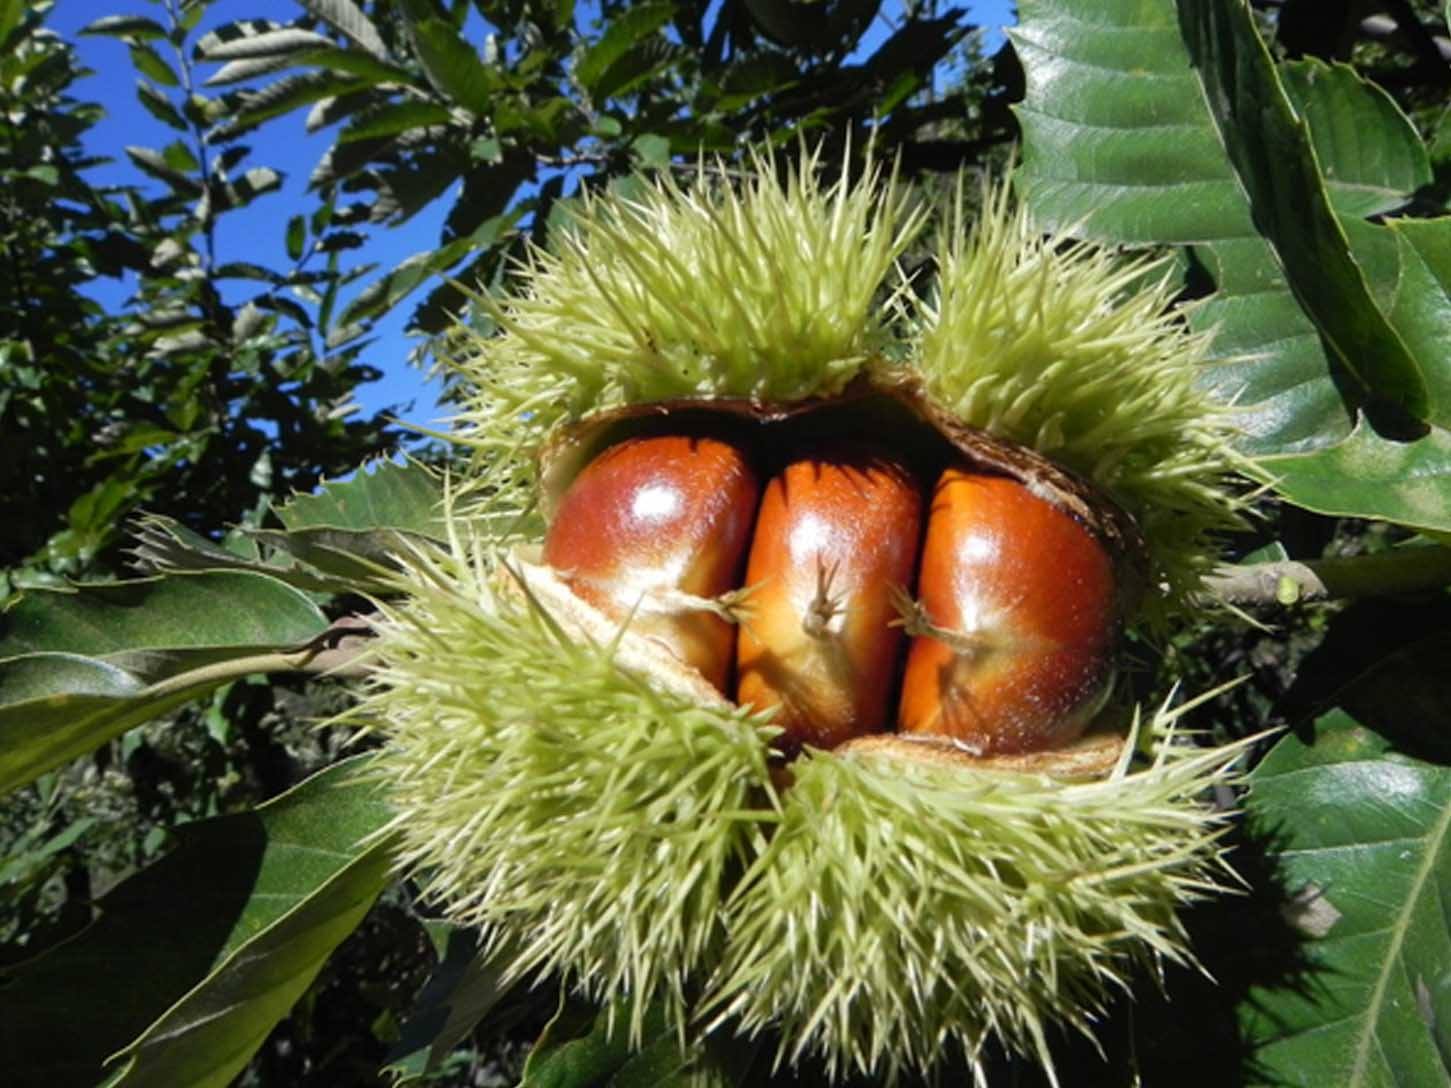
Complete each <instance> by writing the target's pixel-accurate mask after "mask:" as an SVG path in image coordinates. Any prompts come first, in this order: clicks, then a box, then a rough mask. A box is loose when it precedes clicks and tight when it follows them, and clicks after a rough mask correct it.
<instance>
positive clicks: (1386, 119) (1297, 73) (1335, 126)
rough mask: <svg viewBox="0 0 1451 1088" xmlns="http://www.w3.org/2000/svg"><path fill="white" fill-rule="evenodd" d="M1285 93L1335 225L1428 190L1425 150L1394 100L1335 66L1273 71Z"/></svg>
mask: <svg viewBox="0 0 1451 1088" xmlns="http://www.w3.org/2000/svg"><path fill="white" fill-rule="evenodd" d="M1280 78H1281V80H1282V81H1283V83H1284V87H1285V92H1286V93H1287V94H1288V95H1289V96H1290V102H1291V103H1292V104H1293V105H1294V107H1295V111H1296V112H1297V113H1298V114H1299V115H1300V116H1301V117H1302V118H1304V120H1305V123H1306V124H1307V125H1308V126H1309V129H1310V142H1311V143H1312V144H1313V145H1314V147H1315V156H1316V158H1317V159H1318V160H1319V161H1320V164H1321V166H1322V167H1324V168H1326V169H1327V174H1326V176H1325V189H1326V192H1327V193H1328V194H1329V196H1330V202H1331V204H1332V205H1333V206H1334V208H1335V211H1336V213H1337V214H1338V215H1340V216H1341V217H1342V218H1343V219H1360V218H1364V217H1366V216H1371V215H1384V214H1385V213H1386V212H1392V211H1395V210H1396V209H1398V208H1401V207H1403V206H1404V205H1405V203H1406V201H1407V200H1408V199H1409V198H1410V196H1411V194H1413V193H1415V192H1416V190H1418V189H1420V188H1421V187H1422V186H1424V185H1429V184H1430V182H1431V164H1430V163H1429V162H1428V161H1427V159H1426V149H1425V147H1424V146H1423V145H1422V144H1421V140H1420V137H1419V136H1418V135H1417V134H1416V129H1415V126H1413V125H1412V124H1411V123H1410V121H1409V120H1408V119H1407V118H1406V116H1405V115H1404V114H1403V113H1401V111H1400V108H1399V107H1398V106H1397V105H1396V104H1395V100H1394V99H1392V98H1391V97H1390V95H1388V94H1386V92H1385V91H1383V90H1382V89H1380V88H1379V87H1377V86H1376V85H1375V84H1373V83H1368V82H1367V81H1365V80H1364V79H1362V78H1361V77H1360V76H1359V75H1358V74H1357V73H1356V71H1355V69H1353V68H1350V67H1348V66H1346V65H1343V64H1336V65H1327V64H1322V63H1321V62H1320V61H1318V60H1313V59H1309V60H1302V61H1296V62H1294V63H1291V64H1286V65H1284V66H1282V67H1281V69H1280Z"/></svg>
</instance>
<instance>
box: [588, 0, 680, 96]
mask: <svg viewBox="0 0 1451 1088" xmlns="http://www.w3.org/2000/svg"><path fill="white" fill-rule="evenodd" d="M674 15H675V5H674V4H673V3H661V2H658V0H649V2H647V3H643V4H636V5H632V6H629V7H627V8H625V10H624V11H623V12H622V13H621V14H620V15H618V16H617V17H616V18H615V19H613V20H612V21H611V22H610V25H609V26H608V27H607V28H606V29H605V33H604V35H603V36H602V37H601V38H600V40H599V41H597V42H596V43H595V44H594V45H592V46H590V47H589V49H587V50H585V53H584V55H583V56H582V57H580V59H579V61H578V63H576V64H575V66H574V78H575V80H576V81H577V82H578V83H579V85H580V86H581V87H583V88H584V89H585V90H586V91H588V92H589V93H590V95H592V96H596V88H597V85H598V83H599V81H600V80H601V78H602V77H603V76H604V75H605V73H606V72H608V71H609V70H610V68H611V67H613V66H614V64H615V63H616V62H617V61H619V60H620V59H621V58H622V57H623V56H624V55H625V54H626V53H628V52H629V51H630V50H631V49H633V48H634V46H635V45H636V44H637V43H638V42H640V41H641V40H642V39H644V38H646V37H648V36H650V35H651V34H654V33H655V32H656V31H658V30H659V29H660V28H661V27H663V26H664V25H665V24H666V23H668V22H669V21H670V20H671V19H672V18H673V17H674Z"/></svg>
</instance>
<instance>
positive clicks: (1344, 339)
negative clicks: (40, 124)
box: [1180, 0, 1451, 422]
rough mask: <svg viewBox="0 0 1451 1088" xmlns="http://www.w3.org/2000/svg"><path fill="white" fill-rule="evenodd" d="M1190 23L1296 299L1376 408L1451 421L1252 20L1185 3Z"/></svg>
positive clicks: (1216, 112) (1228, 145)
mask: <svg viewBox="0 0 1451 1088" xmlns="http://www.w3.org/2000/svg"><path fill="white" fill-rule="evenodd" d="M1180 22H1181V26H1182V27H1183V30H1184V35H1185V43H1186V45H1187V47H1188V50H1189V53H1190V56H1191V58H1192V59H1193V61H1194V63H1195V65H1196V68H1197V70H1198V71H1199V73H1200V75H1201V78H1202V79H1203V82H1204V91H1205V96H1206V99H1207V101H1208V102H1209V103H1210V115H1211V117H1212V118H1213V119H1214V122H1215V124H1216V125H1217V127H1218V132H1219V136H1220V140H1221V141H1222V143H1223V145H1224V147H1225V149H1226V151H1227V152H1228V155H1229V159H1230V161H1231V163H1232V164H1233V165H1234V168H1235V172H1236V176H1237V177H1238V179H1239V181H1240V184H1241V185H1243V187H1244V189H1245V191H1246V193H1247V195H1248V197H1249V201H1250V207H1251V210H1252V213H1253V215H1254V220H1255V225H1256V226H1257V227H1258V228H1259V230H1260V232H1261V234H1262V235H1263V236H1264V237H1265V239H1266V240H1267V241H1268V242H1269V243H1270V245H1271V246H1272V248H1273V249H1274V251H1275V253H1276V256H1277V257H1278V260H1279V262H1280V264H1281V266H1282V267H1283V269H1284V271H1285V275H1286V278H1287V279H1288V282H1289V284H1290V288H1291V290H1292V291H1293V292H1294V294H1295V297H1296V298H1297V299H1298V300H1299V302H1300V305H1301V306H1302V307H1303V308H1304V309H1305V311H1306V312H1307V313H1308V314H1309V315H1310V317H1311V319H1312V320H1313V321H1314V322H1315V324H1316V327H1317V328H1318V329H1319V330H1320V333H1321V336H1322V337H1323V339H1324V340H1325V341H1326V342H1327V344H1328V345H1329V346H1330V348H1331V351H1332V352H1333V353H1334V355H1335V358H1336V360H1337V361H1338V362H1339V364H1340V365H1341V367H1343V368H1344V370H1345V372H1346V373H1347V374H1349V375H1351V376H1352V377H1353V378H1354V380H1355V381H1356V382H1358V383H1359V384H1360V386H1361V388H1362V391H1363V393H1364V395H1365V397H1366V398H1367V400H1368V401H1369V402H1370V403H1371V404H1380V403H1384V404H1386V405H1387V406H1388V407H1391V408H1393V409H1394V410H1396V411H1398V412H1403V413H1405V414H1406V415H1408V416H1410V417H1411V418H1413V419H1417V420H1425V419H1430V418H1435V419H1438V420H1440V421H1442V422H1446V421H1451V405H1445V406H1440V411H1439V412H1438V411H1437V410H1436V409H1437V406H1434V405H1432V403H1431V400H1430V397H1429V394H1428V393H1427V390H1426V380H1425V376H1424V374H1423V373H1422V370H1423V368H1424V367H1426V366H1428V365H1430V364H1431V363H1432V362H1433V361H1434V360H1431V359H1427V360H1424V361H1422V360H1417V359H1415V358H1414V357H1412V355H1411V353H1410V351H1409V350H1408V349H1407V348H1406V346H1405V344H1404V343H1403V342H1402V340H1401V338H1400V336H1399V335H1398V333H1397V331H1396V330H1395V329H1394V328H1393V327H1392V326H1391V324H1390V322H1389V321H1387V320H1386V318H1385V315H1384V314H1382V313H1381V312H1380V310H1379V309H1378V308H1377V307H1376V305H1375V303H1374V300H1373V299H1372V298H1371V295H1370V288H1369V285H1368V284H1367V283H1366V281H1365V276H1364V274H1363V272H1362V270H1361V268H1360V266H1359V265H1358V264H1357V263H1356V260H1355V258H1354V256H1353V255H1352V253H1351V250H1350V243H1349V240H1348V239H1347V238H1346V237H1345V232H1344V231H1343V230H1342V229H1341V226H1340V222H1339V220H1337V219H1336V218H1335V215H1334V213H1333V212H1332V211H1331V209H1330V203H1329V198H1328V197H1327V196H1326V194H1325V188H1324V183H1323V180H1322V175H1321V167H1320V164H1319V163H1318V162H1317V160H1316V158H1315V155H1314V154H1313V152H1312V150H1311V147H1312V145H1311V142H1310V134H1309V130H1308V128H1307V127H1306V126H1305V125H1304V123H1303V122H1302V121H1301V120H1300V119H1299V118H1298V117H1297V116H1296V115H1295V113H1294V111H1293V110H1292V109H1291V108H1290V104H1289V101H1288V99H1287V98H1286V97H1285V94H1284V91H1283V90H1282V88H1281V87H1280V83H1279V79H1278V76H1277V75H1276V73H1275V68H1274V64H1273V62H1272V60H1271V58H1270V54H1269V51H1268V49H1267V48H1266V47H1265V44H1264V42H1263V41H1261V40H1260V37H1259V34H1258V32H1257V31H1256V30H1255V28H1254V24H1253V21H1252V19H1251V17H1250V14H1249V10H1248V8H1246V7H1243V6H1241V5H1240V4H1237V3H1236V4H1229V3H1223V2H1222V0H1183V2H1182V3H1181V5H1180Z"/></svg>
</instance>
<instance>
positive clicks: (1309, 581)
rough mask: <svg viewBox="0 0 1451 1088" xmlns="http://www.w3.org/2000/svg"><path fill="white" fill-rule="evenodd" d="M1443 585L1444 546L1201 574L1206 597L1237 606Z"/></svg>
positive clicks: (1450, 571)
mask: <svg viewBox="0 0 1451 1088" xmlns="http://www.w3.org/2000/svg"><path fill="white" fill-rule="evenodd" d="M1447 585H1451V547H1446V546H1444V545H1434V546H1427V547H1411V548H1397V549H1394V550H1392V551H1387V552H1377V553H1375V554H1373V555H1357V556H1353V557H1350V558H1332V559H1308V560H1303V561H1302V560H1294V559H1286V560H1282V561H1279V562H1274V563H1250V564H1248V565H1245V566H1240V567H1235V566H1223V567H1220V568H1219V569H1218V570H1217V571H1215V573H1214V574H1212V575H1210V576H1209V577H1208V578H1206V579H1205V587H1206V589H1207V590H1208V595H1209V596H1210V597H1212V598H1214V599H1216V600H1219V601H1222V602H1224V603H1225V604H1230V605H1236V606H1240V607H1248V606H1254V605H1273V604H1277V605H1282V606H1283V605H1291V604H1297V603H1301V602H1308V601H1327V600H1334V599H1338V598H1347V597H1388V596H1394V595H1396V594H1400V593H1417V592H1424V591H1426V590H1431V589H1440V588H1442V587H1443V586H1447Z"/></svg>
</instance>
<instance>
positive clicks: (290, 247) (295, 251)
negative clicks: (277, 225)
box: [287, 215, 307, 261]
mask: <svg viewBox="0 0 1451 1088" xmlns="http://www.w3.org/2000/svg"><path fill="white" fill-rule="evenodd" d="M306 243H307V221H306V220H305V219H304V218H303V217H302V216H300V215H294V216H293V217H292V218H291V219H289V220H288V221H287V256H288V257H290V258H291V259H292V260H294V261H296V260H300V259H301V258H302V247H303V246H304V245H305V244H306Z"/></svg>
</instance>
